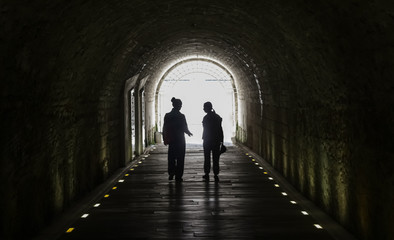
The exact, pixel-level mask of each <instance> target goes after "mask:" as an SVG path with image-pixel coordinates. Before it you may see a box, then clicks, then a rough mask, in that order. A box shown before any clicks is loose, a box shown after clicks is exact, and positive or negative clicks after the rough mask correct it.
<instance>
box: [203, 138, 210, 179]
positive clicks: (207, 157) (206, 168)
mask: <svg viewBox="0 0 394 240" xmlns="http://www.w3.org/2000/svg"><path fill="white" fill-rule="evenodd" d="M203 148H204V173H205V175H208V174H209V172H210V171H211V146H210V144H208V143H206V142H204V144H203Z"/></svg>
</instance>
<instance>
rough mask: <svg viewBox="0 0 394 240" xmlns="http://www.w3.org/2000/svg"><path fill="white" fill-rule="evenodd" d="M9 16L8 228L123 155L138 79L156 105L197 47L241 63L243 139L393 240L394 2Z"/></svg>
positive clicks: (65, 201)
mask: <svg viewBox="0 0 394 240" xmlns="http://www.w3.org/2000/svg"><path fill="white" fill-rule="evenodd" d="M0 13H1V14H0V26H1V28H0V53H1V58H0V59H1V62H0V79H1V81H0V84H1V88H0V89H1V100H2V101H1V116H2V117H1V124H0V126H1V129H2V130H1V162H0V173H1V179H0V186H1V190H2V192H3V193H4V194H5V197H3V198H0V215H1V217H0V226H1V231H0V237H4V238H11V237H12V236H19V237H22V235H23V236H24V237H26V235H27V236H32V235H34V234H35V233H36V232H37V231H39V230H40V229H42V227H43V226H45V225H46V224H48V222H49V221H50V220H51V219H52V218H53V217H54V216H56V215H57V214H59V213H60V212H61V211H63V210H64V209H65V208H67V206H69V205H70V204H72V202H73V201H76V200H78V198H80V197H81V196H83V195H84V194H85V193H86V192H88V191H90V190H91V189H92V188H93V187H95V186H97V185H98V184H99V183H100V182H102V181H103V180H104V179H106V177H107V176H108V175H110V174H111V173H112V172H113V171H114V170H115V169H117V168H118V167H120V166H122V164H123V163H124V159H122V157H121V156H122V151H123V149H122V147H121V146H122V144H121V141H122V139H124V137H123V136H122V129H123V122H122V118H123V114H122V112H121V109H122V99H123V98H124V97H123V92H124V91H123V87H124V83H125V81H126V80H127V79H129V78H130V77H133V76H135V75H137V74H140V77H139V80H141V79H144V78H145V77H147V81H146V84H145V85H143V86H142V83H141V82H138V83H137V85H138V84H141V86H139V87H144V88H145V93H146V98H145V99H146V100H147V102H146V106H147V109H149V111H147V113H149V114H152V112H153V111H152V110H153V109H154V99H155V98H154V94H155V91H156V86H157V83H158V81H159V80H160V77H161V75H162V74H163V72H164V71H165V70H166V69H167V68H168V67H169V66H170V65H171V64H173V63H175V62H176V61H179V60H182V59H184V58H186V57H189V56H195V55H197V54H198V55H199V56H201V57H208V58H212V59H214V60H215V61H218V62H221V63H222V64H223V65H224V66H226V67H227V68H228V69H229V70H230V71H231V72H232V73H233V77H234V80H235V86H236V87H237V92H238V98H239V99H238V100H239V102H238V103H239V106H238V107H239V110H238V126H239V128H238V134H239V136H241V141H242V142H244V143H245V144H246V145H247V146H249V147H250V148H252V149H253V150H254V151H256V152H258V153H259V154H261V156H263V157H264V158H266V159H267V160H268V161H270V162H271V163H272V165H273V166H274V167H275V168H276V169H278V170H279V171H281V172H282V173H283V175H284V176H286V177H287V178H288V179H289V181H290V182H292V183H293V184H294V186H296V187H297V188H298V189H299V190H300V191H301V192H302V193H304V195H306V196H307V197H309V198H310V199H312V200H313V201H314V202H315V203H316V204H317V205H319V206H320V207H321V208H323V209H324V210H325V211H327V212H328V213H329V214H331V216H333V217H334V218H335V219H336V220H337V221H339V222H340V223H341V224H343V225H344V226H345V227H346V228H347V229H349V230H350V231H352V232H353V233H355V234H356V235H357V236H359V237H360V238H361V239H390V238H394V233H393V229H392V226H391V225H392V223H393V222H394V213H393V207H392V202H393V199H394V196H393V195H394V177H393V176H394V174H393V168H394V167H393V162H394V161H393V149H394V148H393V145H394V144H393V139H394V138H393V136H394V127H393V124H392V123H393V122H394V121H393V115H394V109H393V108H394V107H393V106H394V99H393V98H394V93H393V89H394V88H393V80H392V76H393V75H394V70H393V69H394V66H393V65H394V60H393V59H394V46H393V42H394V31H393V29H394V20H393V19H394V6H393V4H392V3H386V2H384V1H360V0H359V1H352V0H347V1H339V0H334V1H329V2H328V1H313V2H311V1H285V0H279V1H258V2H256V1H249V0H245V1H230V0H221V1H212V0H210V1H208V0H201V1H187V0H183V1H175V0H173V1H163V0H162V1H143V0H129V1H125V0H118V1H104V0H97V1H63V0H53V1H43V0H42V1H11V0H2V1H1V2H0ZM261 103H263V105H261ZM149 117H151V119H153V118H154V116H146V119H149ZM147 123H148V125H147V126H146V127H147V131H151V130H152V129H153V128H154V123H155V121H153V120H149V121H147ZM150 135H152V134H150ZM22 229H23V231H22Z"/></svg>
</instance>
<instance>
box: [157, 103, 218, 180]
mask: <svg viewBox="0 0 394 240" xmlns="http://www.w3.org/2000/svg"><path fill="white" fill-rule="evenodd" d="M171 102H172V106H173V109H172V110H171V112H169V113H166V115H165V116H164V125H163V140H164V145H168V175H169V180H173V178H174V176H175V180H176V181H178V182H181V181H183V178H182V176H183V171H184V165H185V151H186V141H185V133H186V134H187V135H189V136H192V135H193V134H192V133H191V132H190V131H189V128H188V126H187V122H186V118H185V115H184V114H182V113H181V112H180V110H181V108H182V101H181V100H180V99H176V98H172V99H171ZM203 109H204V111H205V112H206V115H205V116H204V118H203V121H202V125H203V136H202V139H203V148H204V173H205V175H204V176H203V178H204V180H205V181H209V173H210V171H211V154H212V168H213V173H214V177H215V181H216V182H217V181H219V177H218V175H219V157H220V147H221V145H222V144H223V129H222V118H221V117H220V116H219V115H218V114H216V113H215V110H213V108H212V103H211V102H206V103H204V108H203Z"/></svg>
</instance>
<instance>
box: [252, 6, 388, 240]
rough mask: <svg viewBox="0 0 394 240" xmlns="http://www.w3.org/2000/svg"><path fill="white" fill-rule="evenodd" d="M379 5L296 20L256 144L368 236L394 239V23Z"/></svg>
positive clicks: (317, 198)
mask: <svg viewBox="0 0 394 240" xmlns="http://www.w3.org/2000/svg"><path fill="white" fill-rule="evenodd" d="M373 7H376V6H375V5H363V4H361V5H360V4H357V3H354V4H347V3H343V4H339V5H336V6H332V5H331V6H330V5H327V6H326V10H327V11H328V13H325V14H323V13H322V12H313V13H312V12H311V13H310V17H311V18H313V19H315V20H314V21H305V22H304V21H296V22H294V24H292V25H291V28H292V29H296V30H295V31H294V32H292V33H293V35H291V36H287V37H288V38H291V39H292V41H291V42H288V43H290V45H292V46H286V47H288V48H287V49H285V51H283V53H282V56H286V55H288V56H286V57H288V58H289V59H287V60H286V59H283V61H281V63H280V65H281V67H282V69H281V70H280V69H279V70H280V71H276V72H275V71H269V72H268V74H267V79H266V81H267V82H266V85H268V86H269V87H268V88H266V89H265V90H266V91H265V92H264V106H263V109H264V110H263V113H264V114H263V121H262V124H261V125H262V126H263V133H262V144H261V151H259V150H260V149H259V148H257V147H253V148H254V149H255V151H257V152H261V155H262V156H263V157H264V158H265V159H267V160H268V161H269V162H270V163H271V164H272V165H273V166H274V167H275V168H276V169H278V170H279V171H280V172H282V174H283V175H284V176H285V177H286V178H287V179H289V180H290V181H291V182H292V183H293V184H294V185H295V186H296V187H297V188H298V189H299V190H300V191H301V192H302V193H303V194H304V195H305V196H307V197H308V198H310V199H312V200H313V201H314V202H315V203H316V204H317V205H318V206H320V207H322V208H323V209H325V210H326V211H327V212H328V213H329V214H330V215H331V216H333V217H334V218H335V219H337V220H338V221H339V222H340V223H342V224H343V225H344V226H346V227H347V228H348V229H349V230H350V231H352V232H353V233H356V235H357V236H358V237H359V238H361V239H391V238H393V237H394V232H393V229H392V227H389V225H390V224H392V223H393V222H394V216H393V215H394V214H393V211H392V209H393V207H392V206H393V205H392V203H393V199H394V198H393V196H394V195H393V194H394V184H393V183H394V182H393V170H394V166H393V164H394V163H393V156H394V155H393V149H394V148H393V146H394V141H393V138H392V136H393V133H394V132H393V127H392V123H393V114H394V111H393V103H394V102H393V100H394V94H393V80H392V76H393V73H394V71H393V69H394V68H393V67H394V65H393V60H392V59H394V58H393V57H394V48H393V45H392V44H389V42H391V43H392V42H393V40H394V33H393V31H392V29H393V26H394V24H393V14H392V12H391V13H390V12H389V11H388V10H387V9H385V10H383V9H379V8H378V9H377V10H376V9H375V10H376V12H374V11H372V10H371V8H373ZM386 7H387V6H386ZM366 9H369V11H367V10H366ZM391 9H392V8H391ZM367 12H368V13H367ZM292 18H293V19H300V18H301V16H297V15H294V16H293V17H292ZM314 23H319V25H314ZM297 29H298V31H297ZM305 29H308V31H305ZM328 43H329V44H328ZM294 49H296V51H294ZM279 55H280V54H279ZM291 62H293V63H294V64H293V65H290V64H291ZM283 63H285V64H283ZM286 63H287V64H289V65H286ZM271 69H273V68H271ZM272 79H274V80H275V81H271V80H272ZM289 100H290V101H289ZM255 111H256V110H255ZM250 124H251V125H252V124H253V122H250ZM248 138H249V134H248ZM248 145H250V146H251V147H252V146H253V145H252V144H251V143H248Z"/></svg>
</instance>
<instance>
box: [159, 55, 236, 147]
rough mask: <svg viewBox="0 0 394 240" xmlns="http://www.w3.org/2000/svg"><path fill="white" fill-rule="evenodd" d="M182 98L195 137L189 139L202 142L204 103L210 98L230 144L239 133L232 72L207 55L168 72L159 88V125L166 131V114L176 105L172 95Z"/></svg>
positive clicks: (183, 107)
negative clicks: (236, 130) (236, 125)
mask: <svg viewBox="0 0 394 240" xmlns="http://www.w3.org/2000/svg"><path fill="white" fill-rule="evenodd" d="M172 97H175V98H179V99H181V100H182V103H183V104H182V109H181V112H182V113H183V114H185V117H186V121H187V123H188V126H189V130H190V131H191V132H192V133H193V136H192V137H188V136H186V143H193V144H202V130H203V128H202V119H203V117H204V116H205V114H206V113H205V112H204V111H203V104H204V103H205V102H207V101H210V102H211V103H212V105H213V109H214V110H215V112H216V113H217V114H219V115H220V116H221V117H222V119H223V122H222V126H223V132H224V142H225V143H226V144H227V145H229V144H230V143H231V138H232V137H233V136H234V135H235V112H236V111H235V104H236V101H235V92H234V85H233V80H232V77H231V75H230V73H229V72H228V71H227V70H226V69H224V68H223V67H222V66H220V65H219V64H217V63H215V62H212V61H211V60H206V59H193V60H186V61H183V62H181V63H178V64H176V65H174V66H173V67H172V68H170V70H169V71H167V73H166V74H164V76H163V78H162V83H161V86H160V89H159V91H158V118H159V119H158V125H159V126H158V127H159V131H160V132H161V131H162V127H163V120H164V115H165V114H166V113H167V112H170V111H171V109H172V105H171V98H172Z"/></svg>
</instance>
